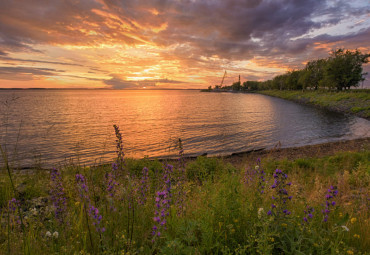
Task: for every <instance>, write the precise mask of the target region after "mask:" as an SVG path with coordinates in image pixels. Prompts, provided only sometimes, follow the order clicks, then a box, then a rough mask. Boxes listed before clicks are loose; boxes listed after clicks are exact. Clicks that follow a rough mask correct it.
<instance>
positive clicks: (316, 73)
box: [299, 59, 326, 90]
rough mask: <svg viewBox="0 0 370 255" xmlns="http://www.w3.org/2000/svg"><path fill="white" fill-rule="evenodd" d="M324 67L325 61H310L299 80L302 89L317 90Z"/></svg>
mask: <svg viewBox="0 0 370 255" xmlns="http://www.w3.org/2000/svg"><path fill="white" fill-rule="evenodd" d="M325 65H326V59H318V60H312V61H310V62H308V63H307V64H306V67H305V68H304V69H303V70H302V73H301V76H300V78H299V82H300V83H301V84H302V87H303V89H306V88H313V89H315V90H317V88H318V86H319V83H320V81H321V80H322V79H323V77H324V69H325Z"/></svg>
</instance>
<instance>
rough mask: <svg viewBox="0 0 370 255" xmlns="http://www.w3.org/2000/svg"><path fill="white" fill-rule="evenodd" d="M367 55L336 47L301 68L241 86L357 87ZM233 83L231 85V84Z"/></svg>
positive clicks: (266, 88) (289, 88)
mask: <svg viewBox="0 0 370 255" xmlns="http://www.w3.org/2000/svg"><path fill="white" fill-rule="evenodd" d="M369 57H370V54H362V53H361V52H360V51H359V50H357V49H356V50H352V51H351V50H345V49H337V50H333V51H331V52H330V56H329V57H328V58H325V59H318V60H311V61H309V62H308V63H307V64H306V66H305V68H303V69H301V70H293V71H289V72H287V73H285V74H282V75H277V76H275V77H274V78H273V79H272V80H268V81H263V82H258V81H248V82H245V83H244V84H243V88H245V89H249V90H271V89H274V90H302V89H310V90H318V89H319V88H321V89H328V90H337V91H341V90H343V89H350V88H351V87H358V86H359V83H360V82H361V81H363V80H364V75H366V73H362V71H363V69H362V65H363V64H365V63H368V61H369V60H368V58H369ZM233 86H234V85H233Z"/></svg>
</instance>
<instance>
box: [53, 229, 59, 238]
mask: <svg viewBox="0 0 370 255" xmlns="http://www.w3.org/2000/svg"><path fill="white" fill-rule="evenodd" d="M53 237H54V238H55V239H58V237H59V233H58V232H57V231H55V232H54V233H53Z"/></svg>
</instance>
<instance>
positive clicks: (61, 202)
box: [50, 168, 67, 223]
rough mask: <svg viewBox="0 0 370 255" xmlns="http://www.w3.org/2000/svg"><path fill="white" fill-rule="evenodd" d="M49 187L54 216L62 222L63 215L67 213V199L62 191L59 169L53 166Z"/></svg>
mask: <svg viewBox="0 0 370 255" xmlns="http://www.w3.org/2000/svg"><path fill="white" fill-rule="evenodd" d="M50 179H51V189H50V198H51V201H52V203H53V206H54V210H55V218H56V219H57V220H58V221H59V222H60V223H64V217H65V214H66V213H67V199H66V196H65V192H64V187H63V183H62V178H61V176H60V172H59V170H57V169H56V168H53V169H52V170H51V172H50Z"/></svg>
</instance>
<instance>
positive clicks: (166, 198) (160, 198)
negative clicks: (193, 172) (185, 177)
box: [152, 164, 173, 241]
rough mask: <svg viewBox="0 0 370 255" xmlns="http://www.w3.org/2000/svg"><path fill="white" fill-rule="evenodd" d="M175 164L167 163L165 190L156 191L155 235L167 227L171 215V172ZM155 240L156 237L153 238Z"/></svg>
mask: <svg viewBox="0 0 370 255" xmlns="http://www.w3.org/2000/svg"><path fill="white" fill-rule="evenodd" d="M172 169H173V166H172V165H168V164H167V165H166V166H165V171H164V175H163V181H164V185H163V190H162V191H158V192H157V193H156V195H157V196H156V198H155V206H156V211H155V212H154V214H155V216H154V218H153V220H154V223H155V224H154V226H153V236H154V238H155V237H156V236H160V230H161V229H166V226H165V225H166V217H167V216H168V215H169V209H170V205H171V173H172ZM152 241H154V239H153V240H152Z"/></svg>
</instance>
